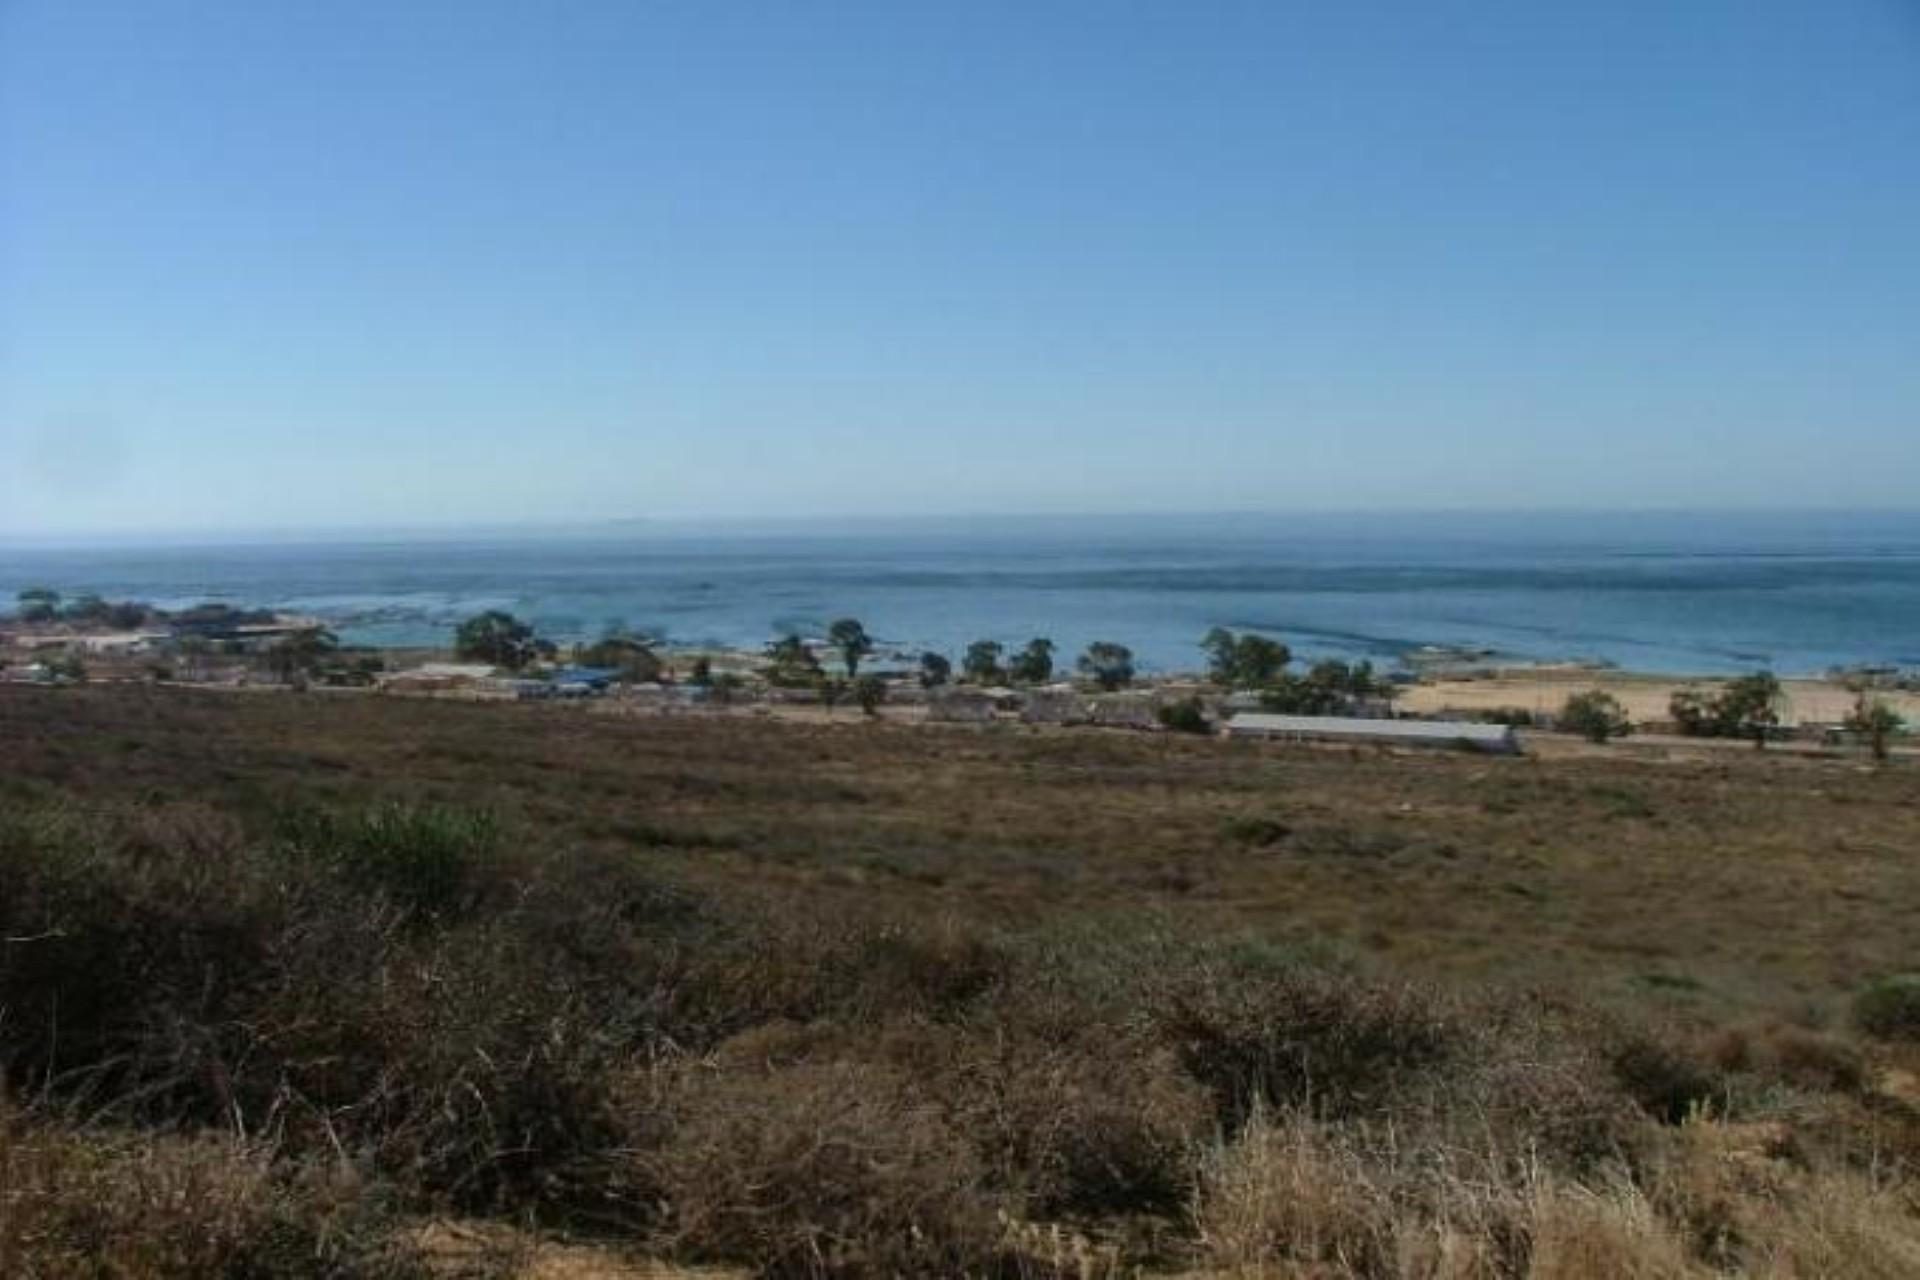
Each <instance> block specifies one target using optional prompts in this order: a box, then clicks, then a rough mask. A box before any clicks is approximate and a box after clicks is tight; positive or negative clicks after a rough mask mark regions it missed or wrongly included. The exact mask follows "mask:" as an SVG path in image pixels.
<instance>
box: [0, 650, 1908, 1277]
mask: <svg viewBox="0 0 1920 1280" xmlns="http://www.w3.org/2000/svg"><path fill="white" fill-rule="evenodd" d="M855 661H856V660H854V659H850V660H849V661H848V663H847V665H848V667H849V669H850V670H851V669H853V668H854V666H855ZM1917 841H1920V778H1916V777H1915V776H1913V773H1912V771H1910V770H1905V769H1901V768H1897V767H1895V768H1887V769H1880V770H1873V769H1866V768H1861V767H1856V766H1855V765H1852V764H1849V763H1839V762H1826V761H1806V760H1788V759H1777V758H1774V757H1773V756H1771V755H1768V754H1760V753H1742V754H1739V755H1738V756H1736V757H1733V758H1729V759H1727V760H1724V761H1719V760H1716V761H1712V762H1699V761H1694V762H1675V763H1659V762H1652V761H1626V760H1615V759H1597V758H1586V757H1581V758H1570V759H1556V760H1495V759H1486V758H1475V757H1454V756H1444V755H1424V756H1411V755H1386V754H1375V753H1371V752H1368V753H1361V752H1356V751H1349V750H1319V749H1312V748H1292V749H1288V748H1273V747H1265V746H1261V745H1258V744H1248V743H1231V742H1221V741H1217V740H1209V739H1203V738H1198V737H1194V736H1190V735H1184V734H1166V735H1140V736H1127V735H1113V734H1097V733H1088V734H1074V733H1071V732H1059V731H1049V732H1032V731H1026V730H1021V729H1016V728H1013V727H1010V726H1009V727H1002V728H998V729H992V730H974V729H968V728H955V729H949V730H939V729H929V728H914V729H908V728H902V727H897V726H892V725H888V724H886V723H884V722H876V721H871V720H865V719H853V720H848V721H846V722H843V723H842V724H840V725H838V726H821V725H815V726H807V725H797V724H784V723H772V722H766V721H758V720H753V719H749V718H746V717H732V716H716V717H685V718H659V719H646V720H633V719H623V718H619V717H612V716H607V717H601V716H594V715H589V714H582V713H577V712H576V713H572V714H569V713H567V712H555V711H549V710H544V709H537V708H527V707H504V706H486V705H463V704H435V703H420V702H400V701H395V700H386V699H379V698H373V697H365V696H351V695H343V696H324V695H310V696H307V697H304V698H302V697H257V696H247V695H242V694H228V695H216V694H197V693H192V692H187V691H178V690H143V689H123V690H97V689H66V690H26V689H22V690H5V691H0V1063H3V1064H4V1072H5V1100H4V1103H0V1274H5V1275H23V1276H54V1277H65V1276H96V1275H122V1276H145V1275H157V1276H222V1275H224V1276H249V1277H258V1276H269V1277H270V1276H295V1275H330V1276H365V1277H393V1276H413V1275H433V1274H448V1273H449V1269H450V1268H453V1269H457V1270H458V1271H460V1272H461V1273H463V1274H472V1275H486V1274H497V1275H506V1274H512V1273H514V1272H515V1270H516V1268H518V1267H519V1266H520V1265H521V1264H523V1263H524V1262H525V1261H526V1258H527V1254H526V1253H525V1251H524V1250H516V1248H514V1247H509V1246H504V1245H503V1246H502V1247H500V1248H497V1249H492V1250H486V1251H481V1252H478V1253H474V1254H470V1255H463V1256H462V1257H460V1258H459V1259H457V1260H454V1261H449V1259H448V1258H447V1257H445V1256H444V1255H442V1254H440V1253H437V1252H436V1251H435V1249H433V1248H432V1247H431V1239H432V1233H431V1231H430V1230H428V1227H429V1225H430V1224H437V1223H446V1222H449V1221H458V1222H464V1223H473V1222H488V1223H494V1224H498V1226H499V1228H500V1229H501V1230H502V1231H506V1232H507V1234H508V1236H509V1237H510V1238H511V1239H514V1240H519V1241H523V1242H525V1241H535V1240H540V1239H558V1238H567V1239H571V1240H575V1241H587V1242H591V1243H592V1244H593V1246H594V1248H595V1249H596V1250H597V1252H596V1253H595V1255H594V1256H595V1257H596V1258H599V1259H601V1260H602V1261H603V1262H604V1263H605V1265H606V1266H608V1267H611V1266H614V1265H616V1264H617V1263H619V1262H620V1261H621V1260H622V1259H639V1258H647V1259H655V1260H661V1261H665V1262H670V1263H672V1264H675V1265H683V1266H689V1267H699V1266H716V1267H721V1268H728V1269H733V1270H737V1271H740V1272H746V1273H757V1274H767V1275H781V1276H813V1275H848V1276H870V1275H979V1276H1050V1275H1062V1276H1076V1277H1077V1276H1099V1275H1129V1274H1138V1273H1147V1274H1166V1275H1188V1276H1200V1275H1208V1276H1226V1275H1271V1276H1403V1275H1407V1276H1434V1277H1479V1276H1486V1277H1494V1276H1531V1277H1557V1278H1564V1280H1586V1278H1589V1277H1602V1276H1606V1277H1611V1276H1710V1275H1715V1274H1726V1273H1737V1274H1755V1275H1767V1276H1806V1277H1812V1276H1851V1275H1861V1276H1889V1277H1892V1276H1907V1275H1913V1274H1920V1218H1916V1216H1915V1215H1916V1200H1915V1195H1916V1190H1915V1189H1916V1186H1917V1185H1920V1184H1917V1183H1916V1182H1915V1177H1916V1169H1915V1161H1916V1159H1920V1110H1916V1099H1917V1098H1920V1078H1917V1077H1916V1076H1915V1074H1914V1073H1915V1072H1916V1070H1920V997H1917V996H1916V994H1915V993H1916V991H1920V987H1916V985H1915V983H1916V979H1914V978H1912V977H1910V976H1902V975H1903V974H1905V973H1906V972H1907V971H1908V970H1910V969H1912V968H1914V967H1916V965H1917V964H1920V962H1917V961H1916V958H1915V956H1914V954H1913V936H1914V935H1913V932H1912V921H1913V920H1914V918H1915V913H1916V911H1920V847H1917ZM503 1238H504V1237H503ZM582 1274H584V1273H582Z"/></svg>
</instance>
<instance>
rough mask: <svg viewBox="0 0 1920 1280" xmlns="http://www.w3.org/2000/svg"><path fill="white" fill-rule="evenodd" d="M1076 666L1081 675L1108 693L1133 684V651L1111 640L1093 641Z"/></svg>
mask: <svg viewBox="0 0 1920 1280" xmlns="http://www.w3.org/2000/svg"><path fill="white" fill-rule="evenodd" d="M1077 665H1078V666H1079V669H1080V672H1081V674H1082V675H1084V676H1086V677H1087V678H1088V679H1090V680H1092V681H1093V682H1094V683H1095V684H1097V685H1099V686H1100V687H1101V688H1102V689H1105V690H1106V691H1107V692H1109V693H1111V692H1113V691H1114V690H1115V689H1124V688H1126V687H1127V686H1128V685H1130V684H1132V683H1133V650H1131V649H1129V648H1127V646H1125V645H1123V644H1116V643H1115V642H1113V641H1112V640H1095V641H1094V642H1093V643H1092V644H1090V645H1088V646H1087V651H1086V652H1085V653H1083V654H1081V655H1080V660H1079V662H1078V664H1077Z"/></svg>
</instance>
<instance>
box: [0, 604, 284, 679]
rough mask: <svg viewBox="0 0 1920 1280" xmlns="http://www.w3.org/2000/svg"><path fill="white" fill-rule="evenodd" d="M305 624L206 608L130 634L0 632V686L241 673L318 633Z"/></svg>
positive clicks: (55, 630)
mask: <svg viewBox="0 0 1920 1280" xmlns="http://www.w3.org/2000/svg"><path fill="white" fill-rule="evenodd" d="M317 625H318V624H317V623H315V622H314V621H313V620H311V619H308V618H293V617H271V616H270V615H262V614H259V613H248V612H244V611H240V610H224V609H218V608H213V609H207V608H202V609H198V610H192V611H189V612H188V613H187V614H185V615H181V616H177V617H173V618H169V619H167V620H166V621H165V622H158V623H153V624H152V625H148V626H143V627H140V628H137V629H133V630H123V631H93V630H85V629H78V628H74V627H70V626H59V625H56V626H50V627H30V628H28V627H23V628H20V629H17V630H8V631H4V632H0V659H4V666H0V680H5V681H10V682H13V683H27V684H60V683H66V682H70V681H72V680H75V679H77V678H79V676H78V674H77V673H79V672H81V671H84V672H85V673H86V675H87V678H91V679H103V678H104V679H148V678H151V676H152V673H153V671H154V670H155V669H156V668H162V669H169V668H174V667H178V666H180V665H182V664H194V663H206V664H207V665H209V666H217V667H225V668H232V669H234V670H240V669H243V668H244V667H245V666H246V665H248V664H249V663H250V662H251V661H252V660H254V659H257V658H258V657H259V656H260V655H261V654H263V653H265V652H266V651H267V650H268V649H269V648H271V647H272V646H273V645H274V644H276V643H278V642H279V641H281V640H284V639H286V638H287V637H288V636H291V635H295V634H297V633H299V632H302V631H306V630H310V629H311V628H313V627H315V626H317Z"/></svg>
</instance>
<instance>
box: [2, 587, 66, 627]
mask: <svg viewBox="0 0 1920 1280" xmlns="http://www.w3.org/2000/svg"><path fill="white" fill-rule="evenodd" d="M13 599H14V603H15V604H16V605H18V606H19V616H20V621H22V622H52V621H53V620H54V619H55V618H58V617H59V616H60V593H59V592H58V591H55V590H54V589H53V588H51V587H28V588H27V589H26V590H25V591H22V592H20V593H19V594H18V595H16V596H14V598H13Z"/></svg>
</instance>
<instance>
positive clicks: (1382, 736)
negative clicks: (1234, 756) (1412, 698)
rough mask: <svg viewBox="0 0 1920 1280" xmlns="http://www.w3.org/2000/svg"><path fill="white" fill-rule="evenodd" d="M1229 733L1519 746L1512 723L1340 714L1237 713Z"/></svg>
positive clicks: (1512, 750)
mask: <svg viewBox="0 0 1920 1280" xmlns="http://www.w3.org/2000/svg"><path fill="white" fill-rule="evenodd" d="M1226 732H1227V736H1228V737H1229V738H1268V739H1276V740H1279V741H1282V742H1374V743H1379V744H1381V745H1383V746H1396V747H1470V748H1472V749H1474V750H1477V751H1489V752H1494V753H1497V754H1501V755H1514V754H1517V753H1518V752H1519V750H1520V739H1519V738H1518V737H1517V736H1516V735H1515V734H1514V732H1513V726H1511V725H1504V724H1475V723H1472V722H1470V721H1466V720H1351V719H1348V718H1346V717H1344V716H1280V715H1268V714H1264V713H1250V714H1246V715H1238V716H1235V717H1233V719H1231V720H1229V721H1227V729H1226Z"/></svg>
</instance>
